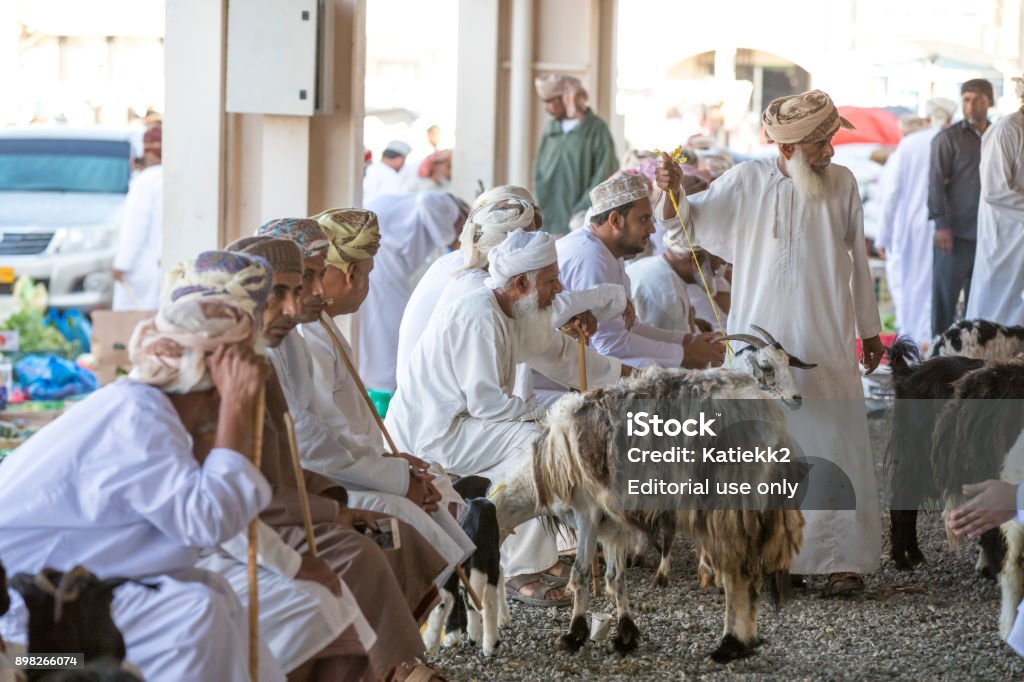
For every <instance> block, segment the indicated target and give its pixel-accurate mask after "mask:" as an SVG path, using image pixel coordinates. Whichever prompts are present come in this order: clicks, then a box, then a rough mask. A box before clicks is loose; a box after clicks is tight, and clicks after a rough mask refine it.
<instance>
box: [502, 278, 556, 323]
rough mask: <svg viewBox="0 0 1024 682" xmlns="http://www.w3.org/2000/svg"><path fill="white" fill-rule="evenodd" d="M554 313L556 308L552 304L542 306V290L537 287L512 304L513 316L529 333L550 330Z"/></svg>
mask: <svg viewBox="0 0 1024 682" xmlns="http://www.w3.org/2000/svg"><path fill="white" fill-rule="evenodd" d="M553 313H554V309H553V308H552V307H551V306H548V307H546V308H541V307H540V292H538V291H537V289H536V288H534V289H532V290H531V291H530V293H528V294H527V295H526V296H524V297H523V298H521V299H519V300H518V301H516V302H515V303H513V304H512V316H513V317H514V318H515V319H516V323H517V324H519V325H520V326H521V327H522V328H523V329H524V331H526V332H527V333H528V334H529V333H531V332H537V333H543V331H544V330H545V329H547V330H550V329H551V317H552V315H553Z"/></svg>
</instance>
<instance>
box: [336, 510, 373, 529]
mask: <svg viewBox="0 0 1024 682" xmlns="http://www.w3.org/2000/svg"><path fill="white" fill-rule="evenodd" d="M335 522H336V523H338V524H339V525H342V526H345V527H346V528H353V529H354V528H355V527H356V524H357V523H362V524H365V525H366V527H367V528H369V529H370V530H373V531H378V530H380V528H378V527H377V515H376V514H375V513H373V512H372V511H368V510H366V509H353V508H352V507H344V508H342V510H341V511H340V512H338V518H337V519H335Z"/></svg>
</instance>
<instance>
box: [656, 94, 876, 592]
mask: <svg viewBox="0 0 1024 682" xmlns="http://www.w3.org/2000/svg"><path fill="white" fill-rule="evenodd" d="M761 120H762V123H763V124H764V126H765V129H766V132H767V133H768V136H769V137H770V138H771V139H772V140H774V141H775V142H776V143H778V148H779V153H778V156H777V157H776V158H770V159H761V160H756V161H748V162H746V163H742V164H740V165H738V166H735V167H734V168H732V169H730V170H729V171H727V172H726V173H725V174H724V175H722V177H720V178H718V179H717V180H715V182H714V183H713V184H712V185H711V187H710V188H709V189H708V190H707V191H706V192H701V193H699V194H695V195H693V196H692V197H686V196H685V195H684V194H683V193H682V192H681V191H680V185H681V183H680V181H681V177H680V176H681V173H680V171H679V166H678V164H676V163H675V162H674V161H672V160H671V159H670V158H669V157H668V155H667V154H665V155H663V156H662V161H661V164H660V165H659V167H658V170H657V172H656V176H655V177H656V181H657V184H658V186H659V188H661V189H663V190H671V191H672V192H673V193H674V194H675V196H676V201H677V202H678V203H679V209H680V212H681V214H682V218H683V224H684V225H685V226H686V229H687V230H690V235H691V236H692V237H694V238H695V240H696V242H697V243H700V244H701V245H702V246H704V248H706V249H708V250H709V251H711V252H712V253H715V254H719V255H720V256H721V257H722V258H724V259H725V260H727V261H728V262H730V263H733V264H734V265H735V271H734V272H735V274H734V279H733V289H732V307H731V309H730V311H729V324H730V327H731V329H730V331H731V332H737V333H749V332H750V331H752V329H753V325H758V326H760V327H762V328H763V329H765V330H767V331H768V332H769V333H770V334H771V335H773V336H774V337H775V338H776V339H778V340H779V342H781V343H782V345H783V346H784V347H785V348H786V350H787V351H789V352H790V353H793V354H795V355H798V356H800V357H802V358H806V359H807V360H809V361H810V362H814V363H818V366H817V367H816V368H815V369H810V370H806V371H795V372H794V379H795V381H796V383H797V386H798V387H799V388H800V391H801V394H802V396H803V398H804V401H803V406H802V407H801V408H800V409H799V410H796V411H795V412H791V413H790V414H789V415H788V416H789V424H790V433H791V434H792V436H793V440H794V442H795V443H796V444H797V446H798V447H799V449H800V450H801V451H802V453H803V454H804V455H805V456H807V457H809V458H820V459H821V460H825V461H826V462H828V463H830V465H828V466H826V465H824V463H823V464H822V465H818V466H812V467H811V470H810V475H809V477H810V487H809V488H807V490H806V492H807V495H808V497H807V498H804V499H805V504H806V503H807V500H808V499H809V498H811V497H812V496H813V499H814V503H813V506H810V507H807V508H805V509H804V516H805V519H806V525H805V527H804V545H803V548H802V549H801V552H800V554H799V556H798V557H797V559H796V560H795V561H794V563H793V571H794V573H810V574H826V575H827V576H828V583H827V585H826V589H827V590H828V591H829V592H830V593H833V594H838V593H844V592H855V591H858V590H862V589H863V586H864V583H863V580H862V579H861V577H860V575H859V574H861V573H867V572H871V571H874V570H876V569H877V568H878V564H879V561H880V559H881V527H880V522H879V506H878V499H877V494H878V492H877V488H876V486H875V477H874V468H873V463H872V462H873V460H872V455H871V447H870V442H869V440H868V425H867V414H866V413H865V411H864V399H863V389H862V387H861V379H860V371H859V368H858V367H857V357H856V355H855V353H854V346H855V343H854V342H855V339H856V338H857V337H859V338H860V339H861V341H862V346H863V349H864V360H863V363H864V366H865V368H866V370H867V371H868V372H871V371H874V369H875V368H876V367H877V366H878V362H879V361H880V360H881V358H882V353H883V352H884V349H883V347H882V343H881V341H880V340H879V338H878V334H879V331H880V330H881V327H882V325H881V322H880V320H879V316H878V305H877V303H876V301H875V292H874V284H873V282H872V279H871V272H870V270H869V269H868V262H867V253H866V251H865V249H864V226H863V211H862V209H861V203H860V194H859V192H858V190H857V183H856V180H855V179H854V177H853V174H852V173H851V172H850V171H849V170H847V169H846V168H843V167H841V166H832V165H831V163H830V162H831V159H832V155H833V153H834V150H833V149H832V145H831V140H832V136H833V135H834V134H835V133H836V131H837V130H839V128H840V126H843V127H847V128H849V127H852V126H851V125H850V123H849V122H848V121H846V120H845V119H844V118H842V117H841V116H840V115H839V112H838V110H837V109H836V107H835V105H834V104H833V103H832V99H831V98H830V97H829V96H828V95H827V94H825V93H824V92H822V91H820V90H812V91H810V92H805V93H802V94H800V95H793V96H790V97H780V98H778V99H776V100H773V101H772V102H771V103H770V104H769V105H768V108H767V109H766V110H765V111H764V114H763V115H762V117H761ZM658 214H659V217H660V219H661V220H663V221H666V229H670V226H671V225H672V224H673V223H674V222H675V221H677V220H678V218H677V217H676V215H675V211H674V209H673V206H672V203H671V202H670V201H669V200H668V199H667V198H664V197H663V198H661V199H660V200H659V209H658ZM676 229H678V228H676ZM837 468H838V471H839V472H841V474H842V475H843V476H844V477H845V479H847V480H846V481H843V480H842V479H841V478H837V476H838V474H836V476H833V477H831V478H829V477H826V480H821V479H820V478H819V477H821V476H822V475H824V474H826V473H828V472H833V473H835V472H837ZM840 483H844V484H845V485H840ZM851 488H852V490H853V492H854V493H855V495H856V508H855V509H852V510H851V509H849V508H848V506H849V505H848V502H847V501H846V500H847V499H848V497H846V498H843V497H842V495H841V493H842V491H843V490H847V491H849V490H850V489H851ZM840 498H842V499H843V501H842V502H838V501H837V500H839V499H840Z"/></svg>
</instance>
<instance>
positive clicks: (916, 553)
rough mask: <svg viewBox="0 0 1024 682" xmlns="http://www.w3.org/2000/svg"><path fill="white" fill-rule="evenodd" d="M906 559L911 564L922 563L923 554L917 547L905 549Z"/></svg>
mask: <svg viewBox="0 0 1024 682" xmlns="http://www.w3.org/2000/svg"><path fill="white" fill-rule="evenodd" d="M907 561H909V562H910V565H911V566H917V565H918V564H923V563H924V554H922V553H921V550H919V549H916V548H915V549H911V550H908V551H907Z"/></svg>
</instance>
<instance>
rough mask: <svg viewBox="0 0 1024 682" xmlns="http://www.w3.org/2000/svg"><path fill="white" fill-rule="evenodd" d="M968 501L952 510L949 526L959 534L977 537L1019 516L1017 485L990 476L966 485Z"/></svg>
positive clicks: (965, 492)
mask: <svg viewBox="0 0 1024 682" xmlns="http://www.w3.org/2000/svg"><path fill="white" fill-rule="evenodd" d="M963 492H964V495H967V496H969V497H970V498H971V499H970V500H968V501H967V502H966V503H965V504H964V505H963V506H961V507H960V508H959V509H954V510H953V511H951V512H950V513H949V527H950V528H951V529H952V530H953V532H954V533H956V534H957V535H959V536H961V537H962V536H964V535H967V537H968V538H971V539H974V538H976V537H978V536H979V535H981V534H982V533H984V532H985V531H987V530H991V529H993V528H995V527H997V526H1001V525H1003V524H1004V523H1006V522H1007V521H1010V520H1011V519H1013V518H1014V517H1016V516H1017V486H1015V485H1014V484H1012V483H1007V482H1006V481H996V480H993V479H989V480H987V481H982V482H981V483H973V484H970V485H965V486H964V487H963Z"/></svg>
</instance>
